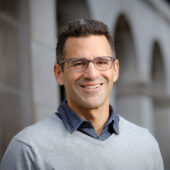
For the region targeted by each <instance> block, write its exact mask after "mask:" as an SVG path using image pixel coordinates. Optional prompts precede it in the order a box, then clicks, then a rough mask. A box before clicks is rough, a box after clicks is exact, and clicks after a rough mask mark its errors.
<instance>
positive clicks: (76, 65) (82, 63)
mask: <svg viewBox="0 0 170 170" xmlns="http://www.w3.org/2000/svg"><path fill="white" fill-rule="evenodd" d="M86 66H87V60H86V59H74V60H71V61H70V67H71V69H72V70H74V71H82V70H84V69H85V68H86Z"/></svg>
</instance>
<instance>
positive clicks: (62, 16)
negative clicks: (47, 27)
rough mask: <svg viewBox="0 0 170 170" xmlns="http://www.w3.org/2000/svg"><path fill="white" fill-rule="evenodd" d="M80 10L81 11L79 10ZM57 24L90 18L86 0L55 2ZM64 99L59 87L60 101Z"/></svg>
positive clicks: (62, 91)
mask: <svg viewBox="0 0 170 170" xmlns="http://www.w3.org/2000/svg"><path fill="white" fill-rule="evenodd" d="M80 9H81V10H80ZM56 15H57V23H58V25H57V26H58V30H59V29H60V27H61V26H62V25H63V24H64V23H66V22H68V21H71V20H74V19H81V18H90V16H91V15H90V9H89V7H88V2H87V0H81V1H80V0H58V1H57V14H56ZM64 99H65V90H64V87H63V86H61V87H60V100H61V101H62V100H64Z"/></svg>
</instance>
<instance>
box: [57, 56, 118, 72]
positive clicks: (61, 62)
mask: <svg viewBox="0 0 170 170" xmlns="http://www.w3.org/2000/svg"><path fill="white" fill-rule="evenodd" d="M100 58H109V59H111V61H112V64H111V65H110V67H109V68H107V69H98V68H96V65H95V61H96V60H97V59H100ZM79 59H80V60H81V59H83V60H86V62H87V65H86V67H85V68H84V69H83V70H80V71H79V70H74V69H72V67H71V61H74V60H79ZM115 60H116V59H115V58H113V57H111V56H103V57H96V58H95V59H93V60H88V59H86V58H68V59H65V60H62V61H60V62H59V64H60V65H62V64H64V63H65V62H67V63H68V66H69V69H70V70H71V71H74V72H84V71H86V70H87V68H88V66H89V63H90V62H92V63H93V64H94V67H95V68H96V70H98V71H106V70H109V69H110V68H112V66H113V63H114V62H115Z"/></svg>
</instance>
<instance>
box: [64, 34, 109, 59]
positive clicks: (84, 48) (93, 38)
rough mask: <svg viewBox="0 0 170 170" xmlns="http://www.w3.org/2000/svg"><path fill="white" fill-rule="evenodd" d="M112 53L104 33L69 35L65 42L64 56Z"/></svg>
mask: <svg viewBox="0 0 170 170" xmlns="http://www.w3.org/2000/svg"><path fill="white" fill-rule="evenodd" d="M108 55H112V49H111V46H110V44H109V42H108V40H107V38H106V37H105V36H104V35H89V36H81V37H69V38H68V39H67V40H66V43H65V56H66V57H67V56H69V57H70V56H71V57H75V56H78V57H85V56H87V57H88V56H93V57H95V56H108Z"/></svg>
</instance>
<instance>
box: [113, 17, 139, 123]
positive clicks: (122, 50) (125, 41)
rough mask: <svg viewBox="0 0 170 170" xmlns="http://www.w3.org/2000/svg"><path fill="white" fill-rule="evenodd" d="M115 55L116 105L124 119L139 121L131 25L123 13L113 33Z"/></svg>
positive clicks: (136, 71) (136, 75) (136, 74)
mask: <svg viewBox="0 0 170 170" xmlns="http://www.w3.org/2000/svg"><path fill="white" fill-rule="evenodd" d="M114 44H115V51H116V56H117V58H118V59H119V63H120V74H119V79H118V82H117V83H116V107H117V111H118V113H119V114H120V115H122V116H123V117H125V118H126V119H128V120H130V121H132V122H134V123H137V124H142V123H141V118H140V113H139V112H138V110H139V109H140V100H141V99H140V97H138V96H136V94H134V92H135V91H136V90H137V88H138V86H137V83H138V77H139V76H138V69H137V61H136V60H137V58H136V53H135V46H134V40H133V35H132V31H131V27H130V24H129V22H128V21H127V19H126V17H125V16H124V15H120V16H119V18H118V20H117V24H116V28H115V33H114Z"/></svg>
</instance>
